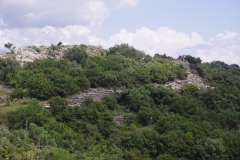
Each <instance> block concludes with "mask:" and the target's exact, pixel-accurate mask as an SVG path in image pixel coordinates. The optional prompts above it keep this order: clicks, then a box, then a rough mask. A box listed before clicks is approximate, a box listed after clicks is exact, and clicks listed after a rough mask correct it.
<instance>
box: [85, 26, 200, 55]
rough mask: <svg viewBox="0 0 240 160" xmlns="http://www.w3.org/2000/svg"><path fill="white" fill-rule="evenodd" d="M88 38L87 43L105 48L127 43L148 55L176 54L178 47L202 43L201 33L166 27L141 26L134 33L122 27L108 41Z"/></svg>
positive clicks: (92, 36)
mask: <svg viewBox="0 0 240 160" xmlns="http://www.w3.org/2000/svg"><path fill="white" fill-rule="evenodd" d="M88 39H89V43H91V44H95V45H98V44H101V45H103V46H104V47H106V48H108V47H110V46H113V45H114V44H121V43H128V44H129V45H132V46H134V47H135V48H137V49H139V50H143V51H145V52H146V53H147V54H150V55H154V54H155V53H160V54H164V53H167V54H168V55H170V56H176V54H175V51H176V50H178V49H180V48H184V47H187V46H194V45H196V44H200V43H204V41H203V40H202V37H201V35H199V34H198V33H196V32H192V33H191V35H187V34H185V33H182V32H177V31H175V30H172V29H169V28H167V27H162V28H159V29H158V30H155V31H154V30H151V29H149V28H147V27H143V28H141V29H137V30H136V31H135V33H132V32H127V31H126V30H125V29H122V30H121V31H120V32H119V33H118V34H115V35H112V36H111V37H110V39H109V40H108V41H106V40H103V39H99V38H97V37H96V36H94V35H89V37H88Z"/></svg>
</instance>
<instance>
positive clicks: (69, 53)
mask: <svg viewBox="0 0 240 160" xmlns="http://www.w3.org/2000/svg"><path fill="white" fill-rule="evenodd" d="M87 57H88V54H87V51H86V48H85V47H84V46H78V47H77V46H74V47H73V48H69V49H67V50H66V51H65V55H64V56H63V58H66V59H68V60H70V61H76V62H77V63H79V64H81V63H82V61H83V59H85V58H87Z"/></svg>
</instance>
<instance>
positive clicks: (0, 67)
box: [0, 58, 20, 82]
mask: <svg viewBox="0 0 240 160" xmlns="http://www.w3.org/2000/svg"><path fill="white" fill-rule="evenodd" d="M19 68H20V66H19V64H18V62H17V61H15V60H13V59H11V58H6V59H2V58H0V82H1V81H2V82H7V81H9V79H10V78H11V77H14V76H15V75H16V74H17V73H18V71H19Z"/></svg>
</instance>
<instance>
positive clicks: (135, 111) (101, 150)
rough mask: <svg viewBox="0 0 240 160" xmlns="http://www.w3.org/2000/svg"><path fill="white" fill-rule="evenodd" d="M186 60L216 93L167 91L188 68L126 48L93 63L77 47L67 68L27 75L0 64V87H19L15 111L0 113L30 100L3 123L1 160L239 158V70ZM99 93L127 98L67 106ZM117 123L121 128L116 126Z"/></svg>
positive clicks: (35, 66)
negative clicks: (101, 90) (109, 91)
mask: <svg viewBox="0 0 240 160" xmlns="http://www.w3.org/2000/svg"><path fill="white" fill-rule="evenodd" d="M180 59H185V60H187V61H188V62H189V63H190V67H191V72H192V73H194V74H197V75H199V76H200V77H202V78H203V80H204V82H205V83H207V84H209V85H211V86H213V88H198V87H197V86H195V85H192V84H186V85H185V86H183V87H182V88H181V90H178V91H176V90H173V89H171V88H165V87H162V86H161V84H164V83H167V82H169V81H174V80H177V79H186V78H187V68H186V66H185V65H184V63H182V62H181V61H176V60H174V59H173V58H171V57H168V56H166V55H165V54H164V55H159V54H156V55H155V56H154V57H151V56H148V55H145V54H144V53H143V52H142V51H139V50H137V49H135V48H134V47H131V46H128V45H127V44H122V45H115V46H114V47H111V48H109V50H108V52H107V54H106V55H89V54H87V52H86V46H85V45H81V46H76V47H72V48H69V49H68V50H66V51H65V54H64V56H63V57H62V58H61V59H58V60H57V59H53V58H48V59H42V60H35V61H34V62H29V63H27V64H25V65H24V66H23V67H20V66H19V64H18V63H17V62H16V61H14V60H12V59H10V58H8V59H0V69H1V71H0V80H1V83H2V84H4V85H9V86H11V87H12V89H11V90H12V91H11V93H10V95H9V98H8V103H5V104H6V105H1V106H0V107H1V108H3V109H4V108H7V107H13V106H12V105H11V104H15V102H18V101H19V100H22V99H27V97H28V99H32V100H28V101H26V102H25V103H22V105H21V106H20V107H18V108H17V109H16V110H12V111H8V112H4V113H0V115H1V117H2V118H0V120H1V124H2V125H1V127H0V137H1V139H0V159H13V160H14V159H46V160H48V159H49V160H52V159H58V160H60V159H62V160H72V159H73V160H74V159H76V160H77V159H83V160H90V159H91V160H92V159H94V160H108V159H109V160H110V159H111V160H121V159H122V160H155V159H156V160H175V159H205V160H211V159H237V158H239V157H240V149H239V148H240V81H239V79H240V70H239V66H238V65H236V64H234V65H227V64H225V63H223V62H219V61H216V62H211V63H202V62H201V59H200V58H195V57H192V56H189V55H185V56H182V57H180ZM156 83H157V84H160V85H158V87H156V85H154V84H156ZM99 87H103V88H112V89H114V90H120V92H116V93H115V94H114V95H113V96H105V97H104V98H103V99H102V100H101V101H93V99H91V98H87V99H85V101H84V103H83V104H82V105H81V106H76V107H70V106H69V104H68V101H67V99H69V98H71V96H72V95H74V94H77V93H79V92H83V91H85V90H87V89H89V88H99ZM43 103H48V104H49V105H50V108H47V109H46V108H44V107H43V106H42V104H43ZM8 105H10V106H8ZM119 116H121V117H123V119H124V122H123V123H120V124H119V123H117V122H116V119H115V118H116V117H119Z"/></svg>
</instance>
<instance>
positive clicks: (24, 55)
mask: <svg viewBox="0 0 240 160" xmlns="http://www.w3.org/2000/svg"><path fill="white" fill-rule="evenodd" d="M74 46H80V45H63V46H61V47H59V48H58V49H57V50H52V48H51V46H40V47H35V46H34V47H33V46H29V47H25V48H18V49H16V50H15V54H16V60H17V61H19V62H20V64H21V65H23V64H24V63H26V62H33V61H34V60H36V59H45V58H48V57H49V58H56V59H61V58H62V57H63V55H64V51H65V50H67V49H69V48H72V47H74ZM86 47H87V48H86V51H87V53H88V54H89V55H105V54H106V52H107V50H106V49H103V48H102V46H92V45H87V46H86ZM2 56H3V55H2Z"/></svg>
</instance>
